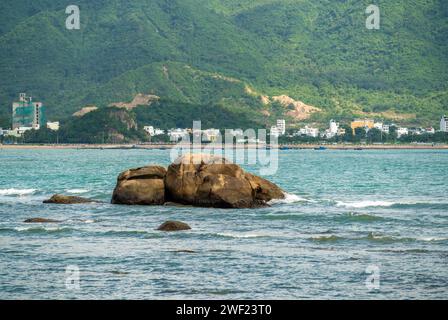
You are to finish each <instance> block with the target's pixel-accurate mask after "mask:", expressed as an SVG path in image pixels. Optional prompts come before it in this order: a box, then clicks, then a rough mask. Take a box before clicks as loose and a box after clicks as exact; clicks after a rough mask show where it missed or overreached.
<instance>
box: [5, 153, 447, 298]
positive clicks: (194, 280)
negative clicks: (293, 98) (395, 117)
mask: <svg viewBox="0 0 448 320" xmlns="http://www.w3.org/2000/svg"><path fill="white" fill-rule="evenodd" d="M169 162H170V160H169V151H163V150H0V299H178V298H180V299H447V298H448V152H447V151H412V150H389V151H384V150H380V151H368V150H363V151H331V150H326V151H314V150H290V151H281V152H280V154H279V170H278V173H277V174H276V175H275V176H270V177H266V178H268V179H270V180H272V181H274V182H275V183H277V184H278V185H280V186H281V187H282V188H283V189H284V190H285V191H287V192H288V194H289V195H288V197H287V199H286V200H284V201H279V202H275V203H272V206H271V207H269V208H262V209H250V210H233V209H222V210H221V209H208V208H190V207H166V206H161V207H152V206H147V207H138V206H118V205H111V204H109V203H108V201H109V200H110V197H111V193H112V191H113V188H114V186H115V181H116V177H117V175H118V174H119V173H120V172H121V171H123V170H125V169H128V168H132V167H138V166H143V165H148V164H162V165H168V164H169ZM245 169H246V170H248V171H252V172H254V173H258V168H257V167H256V166H245ZM54 193H64V194H71V195H80V196H86V197H91V198H95V199H99V200H104V201H105V203H102V204H87V205H68V206H63V205H62V206H61V205H51V204H42V200H44V199H46V198H48V197H49V196H51V195H52V194H54ZM33 217H43V218H51V219H57V220H63V222H62V223H59V224H25V223H23V221H24V220H25V219H27V218H33ZM173 219H175V220H181V221H184V222H186V223H188V224H189V225H190V226H191V227H192V230H190V231H185V232H178V233H163V232H159V231H156V230H155V229H156V228H157V227H158V226H159V225H160V224H161V223H163V222H164V221H166V220H173ZM67 268H68V269H67ZM67 270H69V271H70V272H69V273H67ZM77 270H79V274H78V275H79V281H77V279H78V276H77V274H76V271H77ZM73 279H74V280H73ZM369 279H370V280H371V281H367V284H366V280H369ZM72 280H73V281H72Z"/></svg>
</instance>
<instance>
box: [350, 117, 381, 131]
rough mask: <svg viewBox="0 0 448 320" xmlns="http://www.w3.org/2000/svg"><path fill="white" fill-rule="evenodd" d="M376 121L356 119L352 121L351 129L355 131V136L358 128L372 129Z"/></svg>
mask: <svg viewBox="0 0 448 320" xmlns="http://www.w3.org/2000/svg"><path fill="white" fill-rule="evenodd" d="M374 124H375V121H373V120H371V119H356V120H354V121H352V123H351V124H350V127H351V128H352V130H353V134H355V129H356V128H364V129H372V128H373V127H374Z"/></svg>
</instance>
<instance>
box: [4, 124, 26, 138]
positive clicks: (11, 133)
mask: <svg viewBox="0 0 448 320" xmlns="http://www.w3.org/2000/svg"><path fill="white" fill-rule="evenodd" d="M28 130H33V128H32V127H19V128H16V129H12V130H6V131H4V135H5V136H9V137H16V138H20V137H21V136H22V135H23V134H24V133H25V132H26V131H28Z"/></svg>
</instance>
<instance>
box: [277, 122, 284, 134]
mask: <svg viewBox="0 0 448 320" xmlns="http://www.w3.org/2000/svg"><path fill="white" fill-rule="evenodd" d="M277 128H278V132H279V133H280V134H281V135H282V136H283V135H284V134H285V133H286V121H285V119H279V120H277Z"/></svg>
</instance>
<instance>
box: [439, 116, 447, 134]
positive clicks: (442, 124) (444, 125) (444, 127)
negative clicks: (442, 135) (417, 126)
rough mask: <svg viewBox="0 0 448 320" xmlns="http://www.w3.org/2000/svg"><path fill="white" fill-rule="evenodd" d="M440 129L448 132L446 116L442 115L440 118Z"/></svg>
mask: <svg viewBox="0 0 448 320" xmlns="http://www.w3.org/2000/svg"><path fill="white" fill-rule="evenodd" d="M440 131H442V132H448V117H447V116H443V117H442V119H440Z"/></svg>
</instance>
